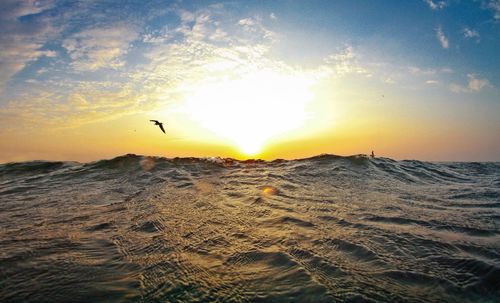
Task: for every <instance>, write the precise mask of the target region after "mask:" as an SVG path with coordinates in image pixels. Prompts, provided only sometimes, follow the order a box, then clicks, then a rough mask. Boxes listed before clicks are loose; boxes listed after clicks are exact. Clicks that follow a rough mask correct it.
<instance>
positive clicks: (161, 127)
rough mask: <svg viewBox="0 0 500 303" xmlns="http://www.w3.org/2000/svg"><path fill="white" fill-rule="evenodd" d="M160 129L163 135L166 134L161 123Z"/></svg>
mask: <svg viewBox="0 0 500 303" xmlns="http://www.w3.org/2000/svg"><path fill="white" fill-rule="evenodd" d="M160 129H161V131H162V132H163V133H164V134H166V132H165V129H164V128H163V123H160Z"/></svg>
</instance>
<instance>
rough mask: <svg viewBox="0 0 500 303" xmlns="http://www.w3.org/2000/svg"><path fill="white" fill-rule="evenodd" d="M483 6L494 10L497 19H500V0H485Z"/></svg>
mask: <svg viewBox="0 0 500 303" xmlns="http://www.w3.org/2000/svg"><path fill="white" fill-rule="evenodd" d="M483 7H485V8H486V9H489V10H491V11H493V14H494V15H493V17H494V18H495V20H500V0H490V1H486V2H483Z"/></svg>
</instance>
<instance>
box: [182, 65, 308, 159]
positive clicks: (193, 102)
mask: <svg viewBox="0 0 500 303" xmlns="http://www.w3.org/2000/svg"><path fill="white" fill-rule="evenodd" d="M312 83H313V81H312V79H308V78H307V77H306V76H301V75H288V74H283V73H278V72H275V71H259V72H255V73H252V74H249V75H246V76H244V77H242V78H240V79H237V80H222V81H218V82H211V83H207V84H203V85H200V86H198V87H197V88H196V89H195V90H194V91H193V93H192V94H190V95H189V96H188V97H187V98H186V102H185V104H184V107H183V111H184V112H186V113H187V114H188V115H189V116H190V117H191V118H192V119H194V120H195V121H198V123H200V124H201V125H202V126H203V127H204V128H206V129H208V130H210V131H212V132H214V133H215V134H217V135H218V136H220V137H223V138H226V139H229V140H230V141H231V142H232V143H234V144H235V145H237V146H238V147H239V149H240V150H241V151H242V152H243V153H245V154H246V155H255V154H257V153H259V152H260V151H261V150H262V148H263V146H264V144H265V143H266V142H267V141H268V140H269V139H270V138H272V137H274V136H277V135H280V134H283V133H285V132H287V131H290V130H293V129H296V128H299V127H301V126H302V125H303V124H304V122H305V120H306V118H308V115H307V113H306V109H305V105H306V104H307V103H308V102H309V101H310V100H311V99H312V97H313V94H312V93H311V91H310V86H311V85H312Z"/></svg>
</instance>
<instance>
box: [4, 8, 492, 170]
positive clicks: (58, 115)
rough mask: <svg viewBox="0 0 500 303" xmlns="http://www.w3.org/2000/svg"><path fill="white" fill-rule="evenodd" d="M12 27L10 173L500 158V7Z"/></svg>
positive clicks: (140, 16)
mask: <svg viewBox="0 0 500 303" xmlns="http://www.w3.org/2000/svg"><path fill="white" fill-rule="evenodd" d="M0 29H1V30H0V162H1V163H5V162H12V161H28V160H75V161H82V162H86V161H93V160H98V159H103V158H111V157H115V156H118V155H123V154H127V153H135V154H141V155H155V156H165V157H186V156H194V157H214V156H220V157H234V158H238V159H245V158H263V159H276V158H285V159H295V158H303V157H309V156H314V155H318V154H322V153H329V154H337V155H353V154H369V153H370V152H371V151H372V150H373V151H374V152H375V154H376V155H377V156H383V157H389V158H394V159H419V160H430V161H500V92H499V87H500V1H499V0H477V1H473V0H471V1H465V0H447V1H438V0H414V1H389V0H387V1H368V0H367V1H327V0H325V1H314V0H311V1H165V0H163V1H126V0H124V1H90V0H89V1H63V0H60V1H59V0H45V1H44V0H38V1H35V0H26V1H19V0H2V1H0ZM150 119H156V120H160V121H162V122H164V127H165V131H166V134H164V133H162V132H161V130H160V129H159V128H158V127H157V126H155V125H154V124H153V123H151V122H150V121H149V120H150Z"/></svg>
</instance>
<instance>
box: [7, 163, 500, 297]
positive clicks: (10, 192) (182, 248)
mask: <svg viewBox="0 0 500 303" xmlns="http://www.w3.org/2000/svg"><path fill="white" fill-rule="evenodd" d="M499 298H500V163H427V162H419V161H393V160H390V159H382V158H377V159H368V158H366V157H363V156H352V157H337V156H329V155H324V156H318V157H314V158H309V159H303V160H295V161H280V160H277V161H273V162H263V161H245V162H240V161H234V160H230V159H195V158H189V159H165V158H151V157H141V156H135V155H127V156H123V157H118V158H115V159H112V160H103V161H98V162H94V163H89V164H79V163H72V162H38V161H37V162H26V163H13V164H3V165H0V301H2V302H44V301H51V302H55V301H56V302H61V301H67V302H103V301H104V302H121V301H131V302H334V301H338V302H365V301H369V302H438V301H439V302H495V301H496V302H498V300H499Z"/></svg>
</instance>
